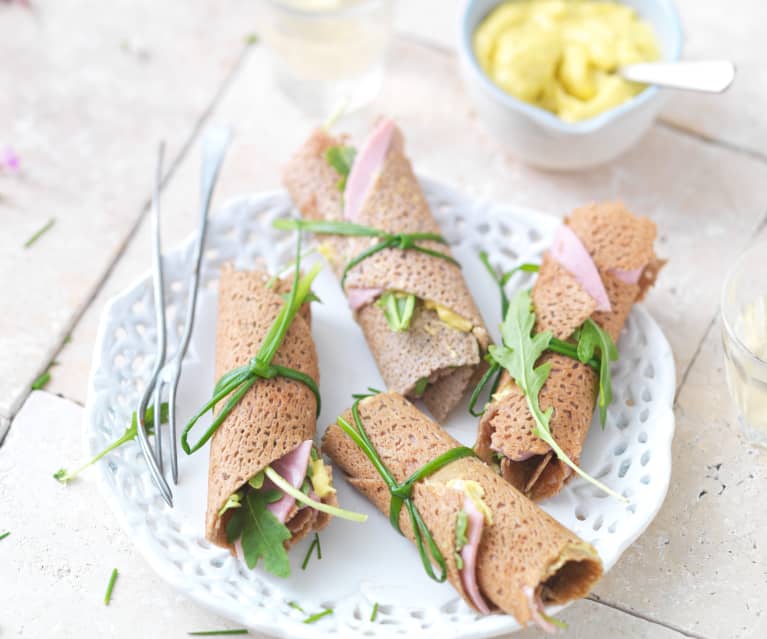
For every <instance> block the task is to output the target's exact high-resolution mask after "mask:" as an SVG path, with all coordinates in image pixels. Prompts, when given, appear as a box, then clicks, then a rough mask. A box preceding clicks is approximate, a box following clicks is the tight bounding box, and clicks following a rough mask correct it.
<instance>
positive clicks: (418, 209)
mask: <svg viewBox="0 0 767 639" xmlns="http://www.w3.org/2000/svg"><path fill="white" fill-rule="evenodd" d="M340 148H344V149H350V147H349V146H348V140H347V138H346V137H344V136H333V135H330V133H328V132H327V131H326V130H325V129H317V130H316V131H315V132H314V133H313V134H312V136H311V137H310V138H309V139H308V140H307V141H306V142H305V143H304V145H303V146H302V147H301V148H300V149H299V150H298V152H297V153H296V154H295V155H294V157H293V158H292V159H291V160H290V162H289V163H288V164H287V166H286V167H285V170H284V172H283V183H284V184H285V186H286V188H287V189H288V191H289V192H290V195H291V197H292V198H293V201H294V202H295V204H296V206H297V207H298V209H299V211H300V213H301V215H302V217H303V218H304V219H307V220H338V221H346V222H354V223H356V224H362V225H365V226H368V227H372V228H375V229H380V230H383V231H386V232H389V233H392V234H397V233H435V234H439V233H440V229H439V226H438V225H437V222H436V220H435V219H434V216H433V215H432V213H431V210H430V209H429V205H428V203H427V202H426V199H425V197H424V194H423V192H422V190H421V187H420V185H419V183H418V180H417V179H416V177H415V175H414V173H413V170H412V167H411V165H410V162H409V161H408V159H407V157H406V156H405V153H404V143H403V138H402V134H401V133H400V131H399V130H398V129H397V127H396V126H395V125H394V123H393V122H391V121H390V120H386V119H384V120H381V121H380V122H379V123H378V124H377V125H376V127H375V128H374V130H373V132H372V133H371V135H370V137H369V138H368V140H367V141H366V142H365V143H364V144H363V146H362V147H361V149H360V150H359V151H358V152H357V153H356V157H355V158H354V161H353V163H352V164H351V170H350V172H349V173H348V179H345V180H341V178H342V176H341V175H340V174H339V172H338V170H337V169H336V168H334V167H333V166H332V165H331V163H330V162H329V159H328V158H329V156H328V154H329V152H331V153H332V150H334V149H340ZM322 239H323V241H324V244H325V248H326V249H327V250H326V251H325V254H326V256H327V257H328V259H329V261H330V262H331V264H332V266H333V268H334V269H335V271H336V274H337V275H338V276H339V279H340V278H341V274H342V273H343V271H344V268H345V266H346V265H347V264H348V263H349V261H350V260H352V259H353V258H355V257H357V256H358V255H360V253H362V252H363V251H364V250H366V249H368V248H370V247H371V246H373V245H375V244H376V243H377V242H378V241H379V240H378V239H377V238H369V237H340V236H323V238H322ZM419 245H420V246H422V247H425V248H428V249H432V250H434V251H438V252H440V253H443V254H446V255H450V251H449V249H448V247H447V246H445V245H443V244H441V243H439V242H434V241H421V242H419ZM344 289H345V293H346V295H347V298H348V301H349V305H350V306H351V308H352V310H353V311H354V315H355V319H356V321H357V322H358V323H359V325H360V327H361V328H362V330H363V332H364V334H365V338H366V339H367V342H368V345H369V347H370V350H371V351H372V353H373V356H374V357H375V360H376V362H377V363H378V368H379V370H380V371H381V375H382V377H383V378H384V381H385V382H386V385H387V386H388V387H389V388H390V389H391V390H395V391H397V392H399V393H401V394H403V395H406V396H408V397H410V398H415V397H420V396H422V397H423V399H424V402H425V403H426V405H427V406H428V408H429V410H430V411H431V412H432V414H433V415H434V416H435V417H436V418H437V419H438V420H442V419H444V418H445V417H446V416H447V414H448V413H449V412H450V410H451V409H452V408H453V407H455V406H456V404H457V403H458V402H459V401H460V400H461V398H462V397H463V395H464V394H465V392H466V390H467V389H468V388H469V387H470V386H471V385H472V383H473V382H474V381H475V380H476V379H478V377H479V376H481V374H482V368H483V359H482V357H483V355H484V353H485V350H486V349H487V345H488V333H487V330H486V329H485V326H484V323H483V321H482V318H481V316H480V314H479V311H478V310H477V307H476V305H475V304H474V300H473V299H472V297H471V294H470V293H469V290H468V288H467V286H466V283H465V281H464V279H463V276H462V274H461V270H460V268H459V267H458V266H457V265H455V264H453V263H451V262H449V261H447V260H445V259H440V258H438V257H434V256H430V255H425V254H423V253H419V252H417V251H413V250H402V249H398V248H390V249H386V250H383V251H381V252H379V253H376V254H375V255H373V256H371V257H369V258H368V259H365V260H364V261H362V262H361V263H360V264H358V265H357V266H355V267H354V268H353V269H351V270H350V271H349V273H348V276H347V278H346V281H345V284H344ZM392 295H393V296H394V297H395V298H396V299H398V300H400V301H403V300H405V299H406V298H407V297H408V296H413V297H414V298H415V300H416V302H415V307H414V311H413V313H412V319H411V320H410V322H409V327H408V328H407V329H405V330H393V329H392V326H391V324H390V323H389V321H388V320H387V315H386V313H385V312H384V303H385V301H386V300H387V299H388V297H389V296H392ZM390 301H391V300H390Z"/></svg>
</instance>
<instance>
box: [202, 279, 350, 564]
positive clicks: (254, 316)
mask: <svg viewBox="0 0 767 639" xmlns="http://www.w3.org/2000/svg"><path fill="white" fill-rule="evenodd" d="M268 280H269V276H268V275H267V274H266V273H262V272H258V271H234V270H233V269H232V268H231V267H224V268H223V269H222V272H221V278H220V284H219V302H218V326H217V332H216V379H219V378H220V377H221V376H222V375H223V374H224V373H226V372H228V371H230V370H232V369H234V368H236V367H238V366H242V365H244V364H247V363H248V362H249V361H250V359H251V357H253V356H254V354H255V353H256V352H257V351H258V348H259V346H260V345H261V342H262V341H263V339H264V337H265V335H266V333H267V331H268V330H269V327H270V326H271V325H272V323H273V322H274V320H275V318H276V317H277V314H278V313H279V311H280V308H281V307H282V306H283V305H284V304H285V300H284V299H283V298H282V297H281V294H285V293H287V292H288V291H289V290H290V281H286V280H277V281H276V283H275V284H274V286H273V287H271V288H268V287H267V286H266V284H267V281H268ZM310 322H311V315H310V310H309V304H304V305H303V307H302V308H301V310H300V312H299V314H298V315H297V316H296V317H295V318H294V320H293V322H292V323H291V325H290V328H289V329H288V331H287V333H286V335H285V339H284V340H283V342H282V344H281V346H280V348H279V350H278V351H277V353H276V355H275V357H274V360H273V363H274V364H277V365H281V366H287V367H291V368H293V369H296V370H298V371H300V372H302V373H304V374H306V375H308V376H309V377H311V378H312V379H314V380H315V382H318V381H319V368H318V365H317V351H316V349H315V347H314V341H313V340H312V335H311V328H310ZM219 408H220V406H219ZM316 410H317V403H316V400H315V397H314V395H313V394H312V392H311V391H310V390H309V389H308V388H307V386H305V385H304V384H302V383H300V382H297V381H293V380H290V379H287V378H285V377H275V378H273V379H259V380H258V382H257V383H256V384H254V386H253V387H252V388H251V389H250V390H249V391H248V392H247V393H246V394H245V395H244V396H243V398H242V399H241V400H240V402H239V403H238V404H237V406H236V407H235V408H234V410H233V411H232V413H231V414H230V415H229V416H228V417H227V418H226V419H225V420H224V422H223V423H222V424H221V426H220V427H219V429H218V430H217V431H216V433H215V434H214V435H213V438H212V440H211V444H210V464H209V467H208V507H207V513H206V516H205V537H206V538H207V539H208V540H209V541H210V542H212V543H214V544H216V545H218V546H222V547H226V548H231V549H232V550H234V548H235V545H236V544H235V542H234V541H230V540H228V539H227V534H226V526H227V523H228V522H229V520H230V518H231V517H232V516H233V515H234V513H235V512H236V511H237V510H238V509H240V508H241V503H242V501H243V500H244V498H245V494H244V492H245V491H249V490H255V488H254V487H253V486H252V485H251V484H250V483H249V480H252V479H253V478H254V477H256V476H257V475H258V474H259V473H261V472H262V471H263V470H264V469H265V468H266V467H267V466H271V467H272V469H273V470H274V471H276V472H277V474H279V475H280V476H282V477H283V479H285V480H287V481H288V482H289V483H290V484H291V485H292V486H293V487H295V488H298V489H301V488H302V486H303V487H304V488H305V489H306V490H307V492H308V494H309V495H310V496H311V497H312V498H313V499H315V500H319V501H322V502H324V503H328V504H333V505H336V503H337V502H336V497H335V490H334V489H333V488H332V483H331V482H332V471H331V469H330V467H329V466H325V465H324V464H323V462H322V459H320V458H319V455H317V452H316V451H313V439H314V432H315V428H316V423H317V417H316ZM262 478H263V477H262ZM305 482H308V485H307V484H305ZM275 489H276V487H275V486H274V484H272V483H271V482H270V480H268V479H266V480H264V482H263V485H262V486H260V487H259V489H258V490H262V491H267V490H269V491H272V492H274V491H275ZM235 495H238V496H237V497H234V496H235ZM278 496H279V495H278ZM274 498H275V499H276V496H275V497H274ZM227 504H229V506H230V507H226V505H227ZM266 508H267V509H268V510H269V511H271V512H272V514H274V515H275V517H276V518H277V519H278V520H279V521H280V522H281V523H282V524H284V525H285V526H287V528H288V530H289V532H290V538H289V539H287V540H286V541H285V542H284V545H285V547H287V548H289V547H290V546H291V545H293V544H294V543H296V542H297V541H298V540H299V539H301V538H302V537H304V536H305V535H307V534H308V533H309V532H311V531H313V530H319V529H321V528H323V527H324V526H325V525H327V523H328V520H329V515H327V514H325V513H322V512H318V511H317V510H314V509H313V508H310V507H305V506H303V505H302V504H298V503H297V502H296V500H295V499H294V498H293V497H291V496H290V495H287V494H285V493H284V492H282V493H281V496H280V498H279V499H277V500H276V501H271V502H270V503H268V505H267V506H266Z"/></svg>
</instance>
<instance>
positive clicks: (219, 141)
mask: <svg viewBox="0 0 767 639" xmlns="http://www.w3.org/2000/svg"><path fill="white" fill-rule="evenodd" d="M230 140H231V131H230V130H229V129H228V128H225V127H215V128H211V129H208V130H207V131H206V132H205V133H204V134H203V139H202V180H201V203H200V218H199V223H198V228H197V238H196V241H195V246H194V256H193V262H192V272H191V273H190V276H189V283H188V287H187V289H188V298H187V305H186V317H185V319H184V329H183V332H182V335H181V340H180V342H179V346H178V349H177V350H176V353H175V355H174V356H173V357H172V358H171V359H169V360H167V361H166V355H167V329H166V320H165V317H166V310H165V290H164V288H165V287H164V284H163V279H164V278H163V264H162V248H161V241H160V190H161V186H162V162H163V156H164V152H165V145H164V144H163V143H161V144H160V147H159V149H158V157H157V171H156V174H155V183H154V190H153V192H152V210H151V224H152V287H153V292H154V305H155V324H156V327H157V352H156V353H157V354H156V358H155V363H154V367H153V369H152V374H151V376H150V378H149V382H148V383H147V386H146V388H145V389H144V393H143V394H142V396H141V399H140V401H139V403H138V408H137V410H136V414H137V417H138V425H139V428H138V440H139V445H140V447H141V452H142V453H143V454H144V459H145V460H146V462H147V466H148V467H149V473H150V475H151V476H152V479H153V481H154V483H155V485H156V486H157V488H158V489H159V490H160V494H161V495H162V497H163V499H164V500H165V502H166V503H167V504H168V505H169V506H171V507H173V492H172V490H171V488H170V486H169V485H168V482H167V481H166V479H165V467H164V455H163V433H162V428H161V424H160V422H161V421H162V420H161V413H162V397H163V394H164V390H165V389H166V387H169V389H170V390H169V394H168V422H169V427H170V428H169V430H170V433H169V434H170V466H171V476H172V477H173V483H174V484H178V443H177V440H176V392H177V391H178V381H179V378H180V377H181V368H182V363H183V360H184V356H185V355H186V351H187V349H188V348H189V341H190V339H191V337H192V329H193V328H194V314H195V309H196V307H197V290H198V288H199V285H200V267H201V264H202V252H203V248H204V246H205V233H206V230H207V226H208V212H209V210H210V202H211V199H212V197H213V188H214V186H215V184H216V179H217V178H218V173H219V170H220V168H221V164H222V162H223V159H224V155H225V154H226V149H227V146H228V145H229V141H230ZM150 396H152V404H151V406H153V407H154V409H153V410H154V418H153V421H154V432H155V449H154V450H153V448H152V445H151V444H150V442H149V437H148V436H147V432H146V424H145V415H146V410H147V408H148V407H149V406H150V404H149V398H150Z"/></svg>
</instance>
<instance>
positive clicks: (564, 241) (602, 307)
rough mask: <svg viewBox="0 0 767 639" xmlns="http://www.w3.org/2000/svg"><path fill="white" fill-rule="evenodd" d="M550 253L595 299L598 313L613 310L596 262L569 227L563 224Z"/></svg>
mask: <svg viewBox="0 0 767 639" xmlns="http://www.w3.org/2000/svg"><path fill="white" fill-rule="evenodd" d="M550 253H551V256H552V257H553V258H554V259H555V260H556V261H557V262H559V263H560V264H561V265H562V266H563V267H564V268H566V269H567V270H568V271H569V272H570V273H571V274H572V275H573V277H575V279H576V280H578V284H580V285H581V287H583V290H584V291H586V292H587V293H588V294H589V295H591V297H592V298H594V301H595V302H596V303H597V310H598V311H611V310H612V309H611V307H610V300H609V298H608V297H607V291H606V290H605V286H604V284H603V283H602V278H601V277H599V271H598V270H597V267H596V265H595V264H594V260H592V259H591V256H590V255H589V252H588V251H587V250H586V247H585V246H583V243H582V242H581V240H580V238H578V236H577V235H576V234H575V233H574V232H573V231H572V229H570V227H569V226H567V225H565V224H563V225H562V226H560V227H559V230H558V231H557V234H556V235H555V236H554V243H553V244H552V246H551V250H550Z"/></svg>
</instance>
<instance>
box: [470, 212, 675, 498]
mask: <svg viewBox="0 0 767 639" xmlns="http://www.w3.org/2000/svg"><path fill="white" fill-rule="evenodd" d="M655 234H656V229H655V224H654V223H653V222H652V221H650V220H649V219H648V218H646V217H637V216H635V215H632V214H631V213H630V212H629V211H627V210H626V209H625V207H624V206H623V205H622V204H621V203H615V202H610V203H602V204H592V205H590V206H586V207H583V208H580V209H576V210H575V211H573V213H572V214H571V215H570V216H569V217H568V218H566V219H565V221H564V224H563V225H562V226H561V227H560V229H559V231H558V232H557V234H556V236H555V238H554V242H553V244H552V247H551V249H549V251H547V252H546V254H545V255H544V258H543V263H542V264H541V267H540V272H539V275H538V279H537V280H536V282H535V284H534V285H533V288H532V292H531V299H532V305H533V310H534V312H535V316H536V324H535V329H534V332H535V333H539V332H541V331H550V332H551V333H552V334H553V337H554V338H558V339H560V340H567V341H570V342H572V343H574V341H575V340H574V337H573V335H574V333H575V332H576V330H577V329H579V328H580V327H581V326H582V325H583V324H584V322H585V321H586V320H588V319H589V318H591V319H592V320H593V321H594V322H595V323H596V324H597V325H599V326H600V327H601V328H602V329H604V331H605V332H606V333H608V334H609V336H610V337H611V338H612V340H613V341H615V342H617V340H618V336H619V335H620V332H621V329H622V328H623V325H624V324H625V322H626V318H627V317H628V314H629V312H630V311H631V307H632V306H633V305H634V303H635V302H636V301H638V300H640V299H642V297H643V296H644V294H645V292H646V291H647V289H648V288H650V287H651V286H652V285H653V283H654V282H655V278H656V275H657V273H658V271H659V269H660V268H661V266H662V265H663V262H662V261H660V260H658V258H657V257H656V256H655V252H654V249H653V241H654V240H655ZM547 362H549V363H551V372H550V374H549V376H548V379H547V380H546V382H545V384H544V386H543V388H542V389H541V391H540V406H541V408H542V409H543V410H544V411H545V410H546V409H548V408H549V407H552V408H553V409H554V412H553V415H552V418H551V423H550V427H551V434H552V435H553V438H554V440H555V441H556V442H557V444H558V445H559V446H560V447H561V448H562V450H563V451H564V453H565V454H566V455H567V456H568V457H569V458H570V459H571V460H572V461H573V462H575V464H578V463H579V460H580V455H581V449H582V447H583V442H584V440H585V439H586V435H587V433H588V430H589V426H590V424H591V419H592V416H593V414H594V408H595V403H596V399H597V394H598V387H599V378H598V375H597V373H596V372H595V371H594V370H593V369H592V368H590V367H589V366H588V365H587V364H585V363H582V362H581V361H578V360H577V359H574V358H571V357H568V356H566V355H562V354H559V353H555V352H550V351H549V352H546V353H545V354H544V355H543V356H542V357H541V359H540V360H539V361H538V364H545V363H547ZM534 427H535V420H534V418H533V415H532V414H531V412H530V409H529V407H528V404H527V402H526V399H525V395H524V393H523V392H522V391H521V390H520V388H519V386H518V385H517V384H516V383H515V382H514V380H513V379H512V377H511V376H510V375H509V374H508V372H506V371H504V373H503V376H502V378H501V381H500V384H499V386H498V390H497V391H496V393H495V394H494V395H493V397H492V398H491V401H490V403H489V404H488V406H487V408H486V410H485V413H484V415H483V416H482V419H481V421H480V426H479V437H478V441H477V446H476V450H477V453H478V454H479V456H480V457H482V458H483V459H484V460H486V461H487V462H493V463H499V464H500V471H501V474H502V475H503V477H504V478H505V479H507V480H508V481H509V482H510V483H511V484H512V485H513V486H515V487H516V488H518V489H519V490H521V491H522V492H524V493H525V494H526V495H528V496H529V497H531V498H532V499H535V500H539V499H544V498H546V497H550V496H552V495H555V494H557V493H558V492H559V491H560V490H561V489H562V486H563V485H564V484H565V482H566V481H567V480H568V479H570V478H571V476H572V471H571V469H570V467H569V466H567V465H566V464H565V463H563V462H562V461H561V460H560V459H558V457H557V456H556V455H555V454H554V453H553V452H552V450H551V448H550V447H549V445H548V444H547V443H546V442H544V441H543V440H542V439H540V438H539V437H537V436H536V435H535V434H534Z"/></svg>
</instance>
